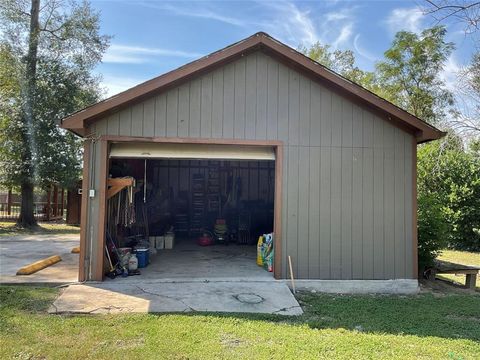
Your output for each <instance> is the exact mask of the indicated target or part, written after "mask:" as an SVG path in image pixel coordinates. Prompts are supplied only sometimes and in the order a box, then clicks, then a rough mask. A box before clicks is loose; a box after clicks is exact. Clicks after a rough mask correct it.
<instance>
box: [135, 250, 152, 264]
mask: <svg viewBox="0 0 480 360" xmlns="http://www.w3.org/2000/svg"><path fill="white" fill-rule="evenodd" d="M148 251H149V250H148V249H137V259H138V267H139V268H144V267H146V266H147V265H148Z"/></svg>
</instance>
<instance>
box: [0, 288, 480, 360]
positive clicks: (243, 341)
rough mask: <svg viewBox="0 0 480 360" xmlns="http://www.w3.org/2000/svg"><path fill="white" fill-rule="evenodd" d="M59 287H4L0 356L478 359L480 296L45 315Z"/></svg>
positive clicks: (321, 299) (314, 299)
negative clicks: (221, 310)
mask: <svg viewBox="0 0 480 360" xmlns="http://www.w3.org/2000/svg"><path fill="white" fill-rule="evenodd" d="M56 295H57V290H55V289H52V288H34V287H7V286H4V287H0V304H1V305H0V331H1V334H2V336H1V338H0V358H2V359H10V358H19V359H44V358H45V359H63V358H69V359H86V358H95V359H97V358H100V359H151V358H156V359H159V358H161V359H163V358H166V359H239V358H244V359H319V358H326V359H335V358H348V359H356V358H368V359H386V358H394V359H413V358H420V359H479V358H480V296H475V295H458V294H456V295H442V296H438V295H435V296H434V295H432V294H423V295H418V296H409V297H407V296H405V297H402V296H395V297H393V296H332V295H318V294H310V293H308V294H307V293H305V294H301V295H299V296H298V298H299V300H300V301H301V303H302V304H303V305H304V307H305V311H306V313H305V315H303V316H300V317H293V318H291V317H282V316H272V315H268V316H267V315H237V314H225V315H220V314H200V313H198V314H165V315H156V314H125V315H95V316H93V315H82V316H60V315H48V314H46V313H45V309H46V308H47V307H48V306H49V304H50V303H51V302H52V301H53V299H54V298H55V296H56Z"/></svg>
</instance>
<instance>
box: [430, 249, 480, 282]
mask: <svg viewBox="0 0 480 360" xmlns="http://www.w3.org/2000/svg"><path fill="white" fill-rule="evenodd" d="M438 259H439V260H444V261H449V262H453V263H457V264H463V265H474V266H479V267H480V253H474V252H468V251H456V250H443V251H442V253H441V254H440V256H439V257H438ZM437 276H438V277H439V278H442V279H446V280H450V281H453V282H454V283H456V284H461V285H465V275H455V274H442V275H437ZM476 290H477V291H480V276H478V277H477V286H476Z"/></svg>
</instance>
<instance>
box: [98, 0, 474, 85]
mask: <svg viewBox="0 0 480 360" xmlns="http://www.w3.org/2000/svg"><path fill="white" fill-rule="evenodd" d="M423 4H424V2H423V0H418V1H408V0H404V1H387V0H384V1H378V0H377V1H373V0H371V1H360V0H359V1H347V0H343V1H342V0H325V1H308V2H305V1H251V2H250V1H248V2H247V1H190V2H184V1H174V2H171V1H159V0H156V1H140V0H92V5H93V7H94V8H95V9H97V10H100V12H101V31H102V32H103V33H106V34H109V35H113V36H114V38H113V39H112V42H111V47H110V49H109V50H108V51H107V53H106V54H105V56H104V59H103V63H102V64H101V65H99V66H98V68H97V72H98V73H100V74H102V76H103V85H104V87H105V88H106V89H107V94H108V95H114V94H116V93H118V92H120V91H123V90H126V89H128V88H130V87H132V86H134V85H136V84H139V83H141V82H143V81H145V80H148V79H150V78H152V77H155V76H158V75H161V74H163V73H165V72H167V71H170V70H173V69H175V68H177V67H179V66H181V65H184V64H186V63H188V62H190V61H193V60H195V59H197V58H199V57H201V56H203V55H207V54H209V53H211V52H213V51H216V50H218V49H220V48H223V47H225V46H227V45H229V44H231V43H234V42H236V41H239V40H241V39H243V38H245V37H248V36H250V35H252V34H254V33H255V32H258V31H265V32H267V33H269V34H270V35H272V36H273V37H275V38H277V39H279V40H280V41H282V42H284V43H286V44H288V45H290V46H292V47H294V48H297V47H298V46H299V45H305V46H309V45H311V44H312V43H314V42H316V41H320V42H321V43H324V44H330V45H331V46H332V47H333V48H338V49H342V50H345V49H351V50H353V51H354V52H355V55H356V57H357V63H358V65H359V66H360V67H361V68H362V69H366V70H372V69H373V66H374V64H375V62H376V61H378V60H379V59H381V58H382V54H383V52H384V51H385V50H386V49H387V48H388V47H389V46H390V44H391V41H392V39H393V36H394V34H395V33H396V32H397V31H399V30H409V31H413V32H420V31H421V30H422V29H423V28H426V27H429V26H432V25H435V20H434V19H433V18H431V17H428V16H424V15H423V14H422V12H421V10H420V9H419V5H423ZM446 25H447V28H448V40H449V41H453V42H455V43H456V47H457V49H456V50H455V52H454V53H453V54H452V56H451V58H450V59H449V61H448V63H447V66H446V69H445V71H444V73H443V74H442V76H444V78H445V80H446V82H447V84H448V86H449V87H452V88H453V86H454V72H455V71H457V70H458V69H459V67H460V66H462V65H465V64H467V63H468V61H469V60H470V56H471V53H472V52H473V39H472V38H471V37H466V36H465V34H464V31H463V28H462V24H459V23H453V22H448V23H446Z"/></svg>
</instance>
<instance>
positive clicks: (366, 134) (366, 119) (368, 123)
mask: <svg viewBox="0 0 480 360" xmlns="http://www.w3.org/2000/svg"><path fill="white" fill-rule="evenodd" d="M360 111H361V112H362V118H363V146H364V147H373V144H374V141H373V115H372V113H371V112H369V111H367V110H362V109H360ZM377 131H378V129H377Z"/></svg>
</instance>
